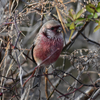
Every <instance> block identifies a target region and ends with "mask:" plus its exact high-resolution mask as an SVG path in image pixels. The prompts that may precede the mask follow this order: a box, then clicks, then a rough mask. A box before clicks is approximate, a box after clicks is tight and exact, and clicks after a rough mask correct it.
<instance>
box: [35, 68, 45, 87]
mask: <svg viewBox="0 0 100 100" xmlns="http://www.w3.org/2000/svg"><path fill="white" fill-rule="evenodd" d="M43 70H44V68H43V67H42V66H41V67H39V69H37V72H36V77H35V78H34V81H33V88H35V87H39V86H40V83H41V75H42V74H43Z"/></svg>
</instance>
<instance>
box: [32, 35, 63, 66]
mask: <svg viewBox="0 0 100 100" xmlns="http://www.w3.org/2000/svg"><path fill="white" fill-rule="evenodd" d="M62 48H63V38H62V37H60V38H55V39H47V38H44V37H43V38H41V40H40V41H39V43H38V44H36V46H35V48H34V51H33V54H34V59H35V61H36V62H37V64H40V63H42V62H43V61H44V60H45V62H44V65H50V64H52V63H53V62H55V61H56V60H57V59H58V57H59V55H60V53H61V51H62ZM47 58H48V59H47Z"/></svg>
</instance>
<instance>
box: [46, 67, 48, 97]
mask: <svg viewBox="0 0 100 100" xmlns="http://www.w3.org/2000/svg"><path fill="white" fill-rule="evenodd" d="M45 74H46V75H47V74H48V69H47V68H46V70H45ZM47 78H48V76H47ZM47 78H46V77H45V94H46V98H48V80H47Z"/></svg>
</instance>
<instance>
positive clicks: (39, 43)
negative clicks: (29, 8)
mask: <svg viewBox="0 0 100 100" xmlns="http://www.w3.org/2000/svg"><path fill="white" fill-rule="evenodd" d="M61 31H62V27H61V24H60V23H59V22H58V21H56V20H50V21H47V22H46V23H45V24H44V25H43V26H42V27H41V29H40V31H39V33H38V34H37V37H36V39H35V47H34V48H33V49H32V57H34V60H35V61H36V63H37V65H40V64H41V63H42V62H43V61H44V60H45V59H47V58H48V57H49V59H47V60H46V61H45V62H44V63H43V64H42V65H41V66H40V67H39V68H38V69H37V72H36V75H37V76H36V77H35V79H34V82H33V87H36V86H39V85H40V82H41V76H39V75H41V74H42V73H43V69H44V67H47V66H48V65H50V64H52V63H54V62H55V61H56V60H57V59H58V57H59V55H60V53H61V51H62V49H63V41H64V40H63V34H62V33H61ZM54 52H55V53H54ZM53 53H54V54H53Z"/></svg>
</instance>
